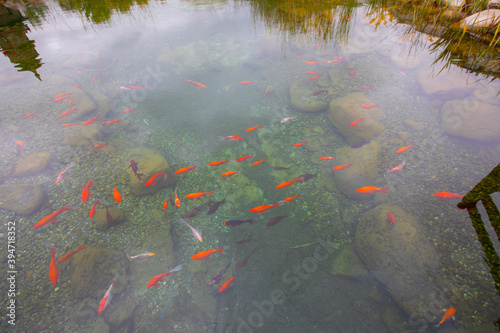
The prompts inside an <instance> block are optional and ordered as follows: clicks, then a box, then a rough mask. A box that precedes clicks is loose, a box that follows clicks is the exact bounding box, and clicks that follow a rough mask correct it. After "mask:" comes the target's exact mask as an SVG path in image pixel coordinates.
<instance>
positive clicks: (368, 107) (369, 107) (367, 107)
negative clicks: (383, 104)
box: [362, 104, 380, 109]
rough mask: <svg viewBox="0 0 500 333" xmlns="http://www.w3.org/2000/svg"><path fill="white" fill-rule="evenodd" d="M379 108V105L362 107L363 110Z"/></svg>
mask: <svg viewBox="0 0 500 333" xmlns="http://www.w3.org/2000/svg"><path fill="white" fill-rule="evenodd" d="M379 107H380V104H366V105H363V106H362V108H363V109H371V108H379Z"/></svg>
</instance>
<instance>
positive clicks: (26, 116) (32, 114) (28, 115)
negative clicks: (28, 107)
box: [23, 111, 38, 118]
mask: <svg viewBox="0 0 500 333" xmlns="http://www.w3.org/2000/svg"><path fill="white" fill-rule="evenodd" d="M37 113H38V111H35V112H32V113H30V114H27V115H25V116H24V117H23V118H28V117H31V116H34V115H35V114H37Z"/></svg>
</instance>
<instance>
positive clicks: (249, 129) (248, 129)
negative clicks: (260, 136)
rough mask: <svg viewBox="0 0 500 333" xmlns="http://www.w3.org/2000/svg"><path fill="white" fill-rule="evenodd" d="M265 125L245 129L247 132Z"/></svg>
mask: <svg viewBox="0 0 500 333" xmlns="http://www.w3.org/2000/svg"><path fill="white" fill-rule="evenodd" d="M263 126H264V125H260V126H254V127H250V128H247V129H246V130H245V132H252V131H255V130H257V129H259V128H262V127H263Z"/></svg>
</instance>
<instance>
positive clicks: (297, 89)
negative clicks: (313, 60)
mask: <svg viewBox="0 0 500 333" xmlns="http://www.w3.org/2000/svg"><path fill="white" fill-rule="evenodd" d="M313 89H314V90H313ZM313 89H311V85H310V84H309V83H308V81H307V80H305V79H299V80H297V81H295V82H294V83H292V85H291V86H290V103H291V104H292V107H293V108H294V109H297V110H298V111H302V112H320V111H324V110H326V108H327V107H328V103H329V101H330V99H331V98H330V97H328V93H324V94H321V95H319V96H312V94H313V93H314V92H316V91H318V90H323V89H321V88H318V87H317V86H313ZM325 90H326V89H325Z"/></svg>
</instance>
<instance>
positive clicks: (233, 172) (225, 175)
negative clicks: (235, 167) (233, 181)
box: [221, 171, 238, 177]
mask: <svg viewBox="0 0 500 333" xmlns="http://www.w3.org/2000/svg"><path fill="white" fill-rule="evenodd" d="M237 173H238V171H228V172H224V173H223V174H222V175H221V176H222V177H231V176H232V175H235V174H237Z"/></svg>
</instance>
